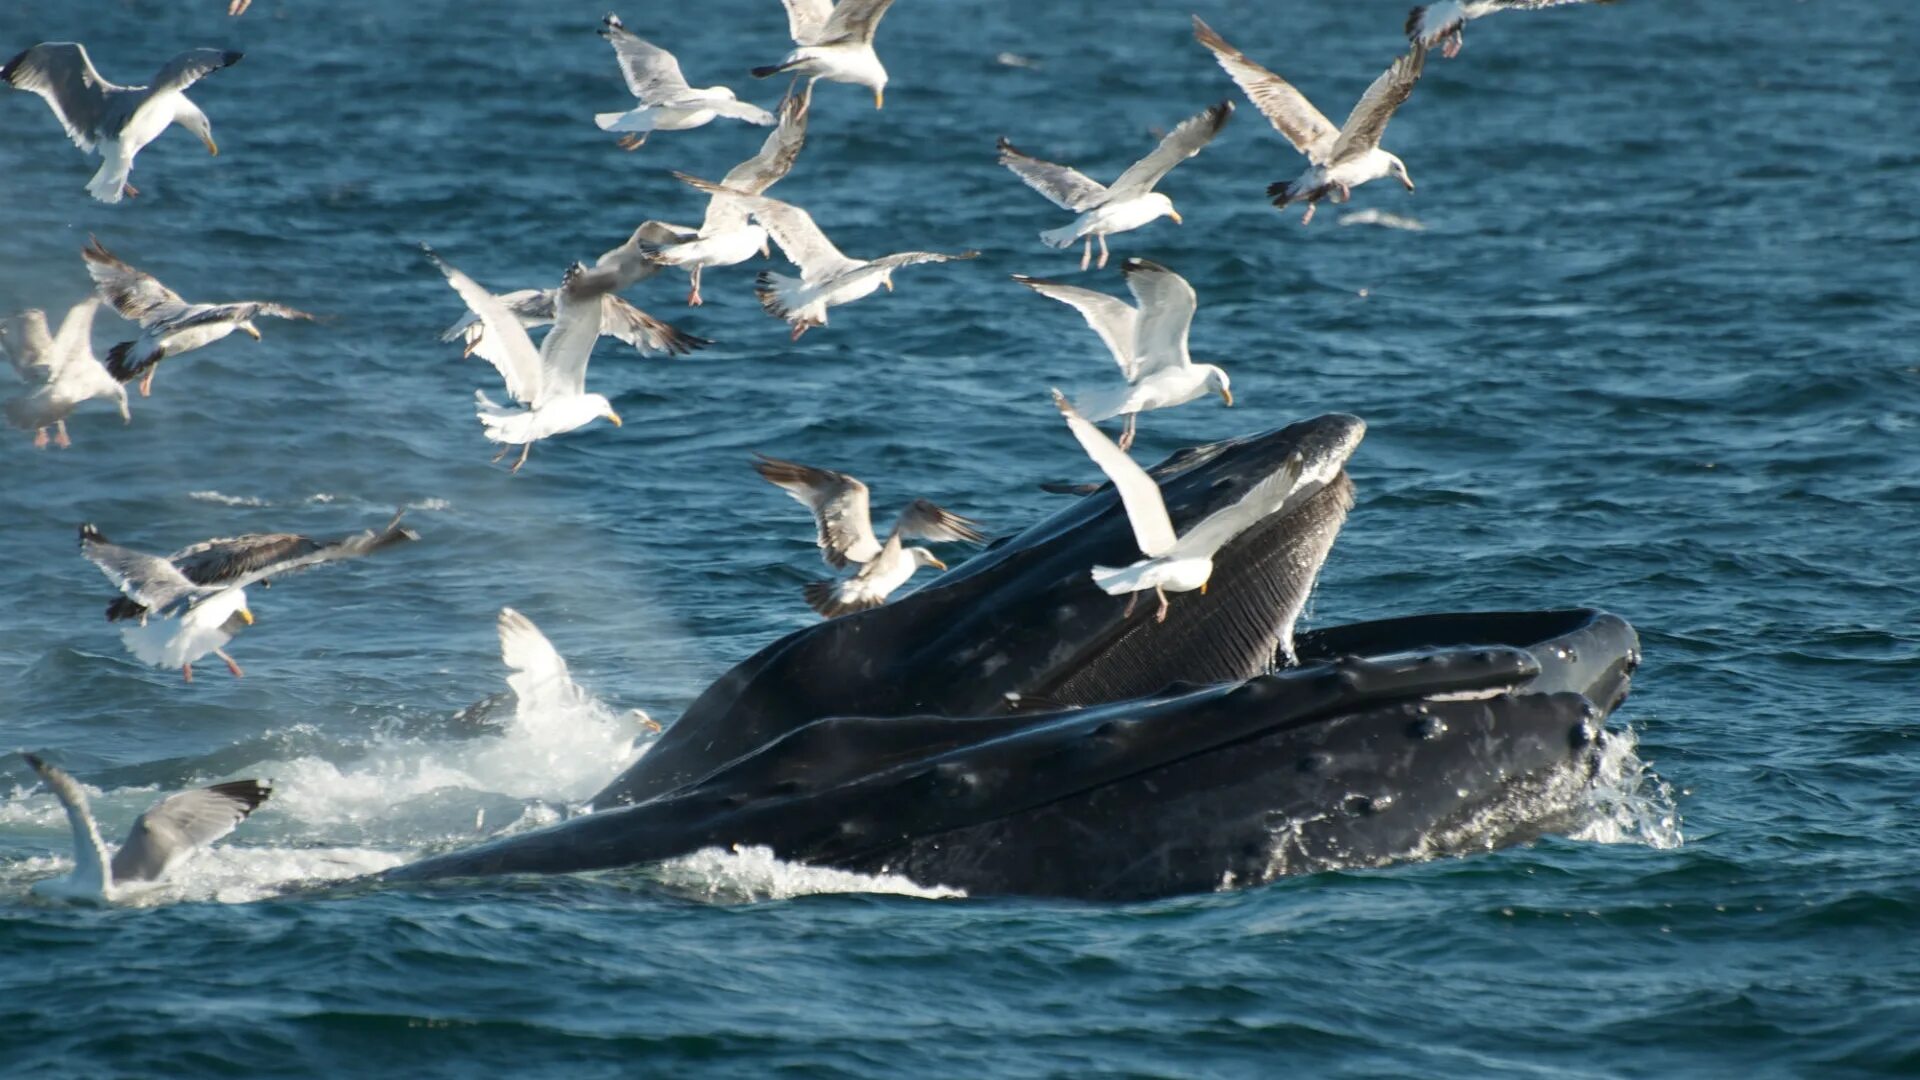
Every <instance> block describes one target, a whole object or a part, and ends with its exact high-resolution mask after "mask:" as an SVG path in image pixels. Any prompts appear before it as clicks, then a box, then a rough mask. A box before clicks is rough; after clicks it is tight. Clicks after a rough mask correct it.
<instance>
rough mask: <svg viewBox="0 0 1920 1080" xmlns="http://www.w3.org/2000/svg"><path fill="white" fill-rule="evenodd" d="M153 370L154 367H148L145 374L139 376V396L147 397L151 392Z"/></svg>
mask: <svg viewBox="0 0 1920 1080" xmlns="http://www.w3.org/2000/svg"><path fill="white" fill-rule="evenodd" d="M154 370H155V369H154V368H148V369H147V373H146V374H145V375H142V376H140V396H141V397H149V396H151V395H152V394H153V373H154Z"/></svg>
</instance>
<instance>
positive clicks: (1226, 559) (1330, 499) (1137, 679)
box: [1041, 471, 1353, 705]
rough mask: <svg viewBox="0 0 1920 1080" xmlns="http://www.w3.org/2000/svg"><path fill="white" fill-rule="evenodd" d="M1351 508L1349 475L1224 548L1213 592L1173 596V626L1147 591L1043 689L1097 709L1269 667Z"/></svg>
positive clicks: (1288, 642)
mask: <svg viewBox="0 0 1920 1080" xmlns="http://www.w3.org/2000/svg"><path fill="white" fill-rule="evenodd" d="M1352 506H1353V483H1352V482H1351V481H1350V480H1348V479H1347V474H1346V473H1345V472H1344V471H1343V472H1341V473H1340V475H1339V476H1337V477H1336V478H1335V479H1334V481H1333V482H1332V483H1330V484H1328V485H1327V486H1325V487H1324V488H1322V489H1321V490H1320V491H1319V492H1318V493H1316V494H1315V495H1314V496H1313V497H1312V498H1310V499H1308V500H1307V501H1306V502H1304V503H1302V504H1301V505H1300V506H1299V507H1298V508H1297V509H1290V510H1288V511H1287V512H1285V513H1281V514H1274V515H1273V516H1271V517H1269V518H1268V519H1267V520H1266V521H1264V522H1262V523H1260V524H1259V525H1258V526H1255V527H1254V528H1252V529H1249V530H1247V531H1246V532H1245V533H1243V534H1241V535H1240V536H1239V537H1238V538H1236V539H1235V540H1234V541H1233V543H1231V544H1229V545H1227V546H1226V547H1225V548H1222V549H1221V551H1220V554H1219V555H1218V556H1216V557H1215V559H1214V565H1213V576H1212V578H1211V579H1210V580H1209V581H1208V583H1207V592H1206V594H1205V595H1202V594H1200V593H1199V592H1187V593H1175V594H1172V595H1171V596H1170V600H1171V602H1172V603H1171V607H1170V609H1169V611H1168V612H1167V621H1166V622H1164V623H1156V622H1154V621H1153V609H1154V606H1155V600H1154V598H1153V594H1152V593H1151V592H1147V593H1142V594H1140V600H1139V605H1138V608H1137V610H1136V612H1135V615H1134V619H1133V620H1132V621H1131V623H1130V624H1129V625H1128V626H1127V628H1126V629H1125V630H1123V631H1121V632H1120V634H1119V635H1118V637H1116V638H1115V639H1113V640H1112V641H1111V643H1109V644H1107V645H1106V646H1105V647H1104V648H1103V649H1102V650H1101V651H1099V652H1098V653H1097V654H1096V655H1094V656H1092V657H1091V658H1090V659H1089V660H1088V662H1087V663H1086V664H1084V665H1083V666H1080V667H1077V668H1075V669H1074V670H1073V671H1072V673H1071V674H1070V675H1068V677H1067V678H1066V679H1065V680H1064V681H1063V682H1061V683H1060V684H1059V685H1057V686H1054V687H1049V688H1044V689H1043V690H1042V691H1041V692H1043V693H1044V694H1045V696H1046V697H1047V698H1048V699H1050V700H1052V701H1055V702H1058V703H1060V704H1063V705H1100V704H1105V703H1107V702H1111V701H1122V700H1125V699H1127V698H1133V697H1139V696H1141V695H1143V694H1151V693H1154V692H1155V691H1158V690H1163V689H1165V688H1166V687H1167V686H1168V685H1170V684H1172V683H1177V682H1187V683H1217V682H1229V681H1234V682H1237V681H1239V680H1242V679H1248V678H1251V677H1253V676H1255V675H1258V674H1260V673H1262V672H1264V671H1266V670H1268V668H1269V667H1270V666H1271V665H1272V663H1273V659H1274V654H1275V652H1276V651H1277V650H1280V649H1281V647H1282V646H1286V647H1287V648H1288V649H1289V650H1290V649H1291V645H1292V639H1293V624H1294V621H1295V620H1296V619H1298V618H1299V617H1300V612H1301V610H1302V609H1303V608H1304V607H1306V603H1307V597H1308V595H1309V594H1310V593H1311V592H1312V591H1313V583H1314V581H1315V579H1317V578H1318V577H1319V576H1320V567H1321V565H1322V564H1323V563H1325V562H1326V559H1327V552H1328V550H1329V549H1331V548H1332V547H1333V541H1334V538H1335V537H1336V536H1338V535H1339V533H1340V526H1341V525H1342V524H1344V523H1345V522H1346V520H1347V511H1348V510H1349V509H1351V508H1352Z"/></svg>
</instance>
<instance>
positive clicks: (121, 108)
mask: <svg viewBox="0 0 1920 1080" xmlns="http://www.w3.org/2000/svg"><path fill="white" fill-rule="evenodd" d="M236 14H237V13H236ZM240 55H241V54H239V53H237V52H223V51H221V50H219V49H189V50H187V51H186V52H183V53H181V54H180V55H179V56H176V57H174V58H173V59H171V60H169V61H167V64H166V66H165V67H163V68H161V69H160V71H159V73H158V74H156V75H155V76H154V77H153V85H151V86H116V85H114V84H113V83H110V82H108V81H107V80H106V79H104V78H101V77H100V73H99V72H98V71H95V70H94V69H93V61H92V60H91V59H89V58H88V56H87V50H86V47H85V46H83V45H81V44H80V43H78V42H74V41H44V42H41V43H40V44H38V45H35V46H34V47H33V48H31V49H28V50H26V51H25V52H23V53H20V54H19V55H18V56H15V57H14V58H13V59H11V60H9V61H7V63H6V66H5V67H0V80H4V81H5V82H6V83H7V84H8V85H10V86H12V87H13V88H14V89H16V90H30V91H32V92H33V93H36V94H39V95H40V96H41V97H43V98H45V99H46V101H47V104H48V105H49V106H51V107H52V109H53V115H54V116H56V117H58V118H59V120H60V124H61V126H62V127H64V128H66V129H67V138H69V139H72V140H73V144H74V145H75V146H77V147H79V148H80V149H82V150H84V151H86V152H88V153H94V152H98V153H99V155H100V158H101V161H100V169H99V171H97V172H95V173H94V174H93V179H92V180H89V181H88V182H87V193H88V194H90V195H92V196H93V197H94V198H96V199H98V200H100V201H101V202H104V203H117V202H119V201H120V198H121V195H122V194H123V193H124V194H127V195H138V194H140V192H138V191H136V190H135V189H134V187H133V185H132V184H129V183H127V174H128V173H130V172H132V171H133V157H134V155H135V154H138V153H139V152H140V148H141V147H143V146H145V145H147V144H148V143H150V142H152V141H153V140H155V139H157V138H159V137H160V133H161V132H163V131H165V130H167V127H168V126H169V125H171V124H176V123H177V124H179V125H180V126H181V127H184V128H186V129H187V130H188V131H191V132H193V133H194V134H195V135H198V136H200V141H201V142H203V143H206V144H207V153H209V154H218V153H220V147H219V146H218V145H216V144H215V143H214V141H213V125H212V124H210V123H209V122H208V121H207V114H206V113H203V112H201V111H200V107H199V106H198V105H195V104H194V103H193V102H191V101H189V100H187V94H186V90H187V87H189V86H192V85H193V84H194V83H196V82H199V81H200V80H201V79H203V78H205V77H206V76H207V75H208V74H210V73H212V72H215V71H219V70H220V69H221V68H223V67H230V66H232V65H234V64H237V63H239V62H240Z"/></svg>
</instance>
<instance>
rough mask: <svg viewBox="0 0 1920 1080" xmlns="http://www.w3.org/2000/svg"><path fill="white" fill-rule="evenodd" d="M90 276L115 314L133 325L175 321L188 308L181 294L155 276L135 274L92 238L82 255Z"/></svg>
mask: <svg viewBox="0 0 1920 1080" xmlns="http://www.w3.org/2000/svg"><path fill="white" fill-rule="evenodd" d="M80 257H81V258H82V259H84V260H86V263H87V273H88V274H89V275H91V276H92V278H93V283H94V286H95V287H96V288H98V289H99V291H100V295H101V296H102V297H104V298H105V299H106V301H107V303H109V304H112V305H113V310H115V311H117V312H119V313H120V317H121V318H123V319H126V320H128V321H129V322H137V323H139V324H140V325H141V326H143V327H144V326H151V325H153V324H154V323H156V322H162V321H164V320H166V319H170V318H173V317H175V316H177V315H179V314H180V313H182V312H183V311H185V310H186V308H187V302H186V301H184V300H182V299H180V294H179V293H176V292H174V291H173V290H172V289H169V288H167V287H166V286H165V285H162V284H160V282H159V281H158V280H156V279H155V278H154V276H153V275H152V274H148V273H144V272H142V271H139V270H135V269H134V268H133V267H131V266H128V265H127V264H126V263H124V262H121V261H120V259H119V258H118V257H117V256H115V255H114V254H113V252H111V251H108V250H107V249H106V248H105V247H104V246H103V245H102V244H101V243H100V241H98V240H96V239H94V238H92V237H88V238H87V246H86V247H85V248H82V249H81V251H80Z"/></svg>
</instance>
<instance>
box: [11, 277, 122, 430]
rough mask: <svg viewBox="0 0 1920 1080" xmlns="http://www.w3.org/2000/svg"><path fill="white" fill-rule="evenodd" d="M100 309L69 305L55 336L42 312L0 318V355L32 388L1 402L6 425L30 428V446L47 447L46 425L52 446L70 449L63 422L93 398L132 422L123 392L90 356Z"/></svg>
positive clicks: (90, 303)
mask: <svg viewBox="0 0 1920 1080" xmlns="http://www.w3.org/2000/svg"><path fill="white" fill-rule="evenodd" d="M99 308H100V298H99V297H97V296H89V297H87V298H86V299H85V300H82V301H80V302H79V303H78V304H75V305H73V308H72V309H71V310H69V311H68V312H67V317H66V318H65V319H62V320H61V321H60V333H59V335H58V336H55V335H51V334H49V333H47V313H46V312H44V311H41V310H40V309H39V308H29V309H28V310H26V311H24V312H21V313H20V314H19V315H16V316H14V317H13V318H11V319H0V355H4V356H6V357H7V358H8V359H10V360H12V361H13V367H14V370H15V371H18V372H19V373H20V377H21V378H22V379H25V380H26V381H27V382H28V384H29V385H31V386H32V387H33V389H31V390H29V391H28V392H27V393H24V394H21V395H20V396H19V397H16V398H14V399H12V400H10V401H8V402H7V403H6V406H5V409H6V414H7V420H8V422H10V423H11V424H13V426H14V427H17V428H20V429H22V430H25V429H28V428H31V429H33V445H34V446H35V447H45V446H46V445H47V428H48V426H49V425H51V426H52V427H53V429H54V431H55V432H56V434H55V435H54V437H53V444H54V445H55V446H58V447H60V448H61V449H62V450H64V449H66V448H67V447H69V446H72V445H73V440H71V439H69V438H67V417H69V416H71V415H73V410H74V409H76V408H78V407H79V406H80V405H81V404H83V403H85V402H87V401H91V400H92V399H94V398H105V399H107V400H109V401H112V402H113V403H114V404H115V405H118V406H119V407H120V422H121V423H128V422H130V421H131V420H132V419H133V417H132V416H131V415H130V414H129V413H128V412H127V388H126V387H125V386H122V385H121V384H120V382H119V380H117V379H115V378H114V377H113V376H112V375H110V374H108V373H107V369H106V368H105V367H104V366H102V365H101V363H100V358H99V357H97V356H95V355H93V315H94V312H95V311H98V310H99Z"/></svg>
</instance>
